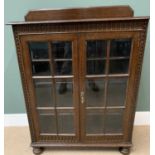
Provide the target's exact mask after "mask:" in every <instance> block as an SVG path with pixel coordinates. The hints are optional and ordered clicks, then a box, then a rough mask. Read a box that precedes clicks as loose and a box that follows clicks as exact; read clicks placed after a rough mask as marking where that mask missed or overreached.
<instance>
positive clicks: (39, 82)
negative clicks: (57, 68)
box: [34, 79, 54, 107]
mask: <svg viewBox="0 0 155 155" xmlns="http://www.w3.org/2000/svg"><path fill="white" fill-rule="evenodd" d="M34 87H35V95H36V102H37V106H38V107H53V106H54V101H53V91H52V87H53V84H52V82H51V79H35V80H34Z"/></svg>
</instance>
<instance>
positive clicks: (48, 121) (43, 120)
mask: <svg viewBox="0 0 155 155" xmlns="http://www.w3.org/2000/svg"><path fill="white" fill-rule="evenodd" d="M55 121H56V118H55V116H54V114H48V113H47V114H46V113H44V114H39V124H40V132H41V133H49V134H56V122H55Z"/></svg>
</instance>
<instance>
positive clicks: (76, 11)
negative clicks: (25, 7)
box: [25, 6, 133, 21]
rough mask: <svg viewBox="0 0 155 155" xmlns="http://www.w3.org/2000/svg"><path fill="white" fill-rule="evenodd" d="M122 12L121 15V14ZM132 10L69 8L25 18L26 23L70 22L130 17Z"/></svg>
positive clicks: (117, 7)
mask: <svg viewBox="0 0 155 155" xmlns="http://www.w3.org/2000/svg"><path fill="white" fill-rule="evenodd" d="M122 12H123V13H122ZM132 16H133V10H132V9H131V8H130V7H129V6H111V7H92V8H71V9H55V10H46V9H45V10H32V11H29V12H28V14H27V15H26V16H25V20H26V21H46V20H72V19H74V20H75V19H93V18H94V19H97V18H116V17H132Z"/></svg>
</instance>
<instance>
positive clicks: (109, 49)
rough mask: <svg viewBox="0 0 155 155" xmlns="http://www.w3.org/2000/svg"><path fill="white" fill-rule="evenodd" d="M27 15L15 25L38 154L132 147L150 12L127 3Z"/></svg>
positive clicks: (34, 141) (19, 58)
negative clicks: (54, 150) (51, 150)
mask: <svg viewBox="0 0 155 155" xmlns="http://www.w3.org/2000/svg"><path fill="white" fill-rule="evenodd" d="M112 17H114V18H112ZM25 19H26V21H24V22H16V23H11V24H12V26H13V32H14V36H15V42H16V47H17V55H18V61H19V67H20V71H21V77H22V83H23V90H24V95H25V102H26V109H27V113H28V120H29V125H30V133H31V139H32V143H31V146H32V147H33V148H34V153H35V154H39V153H41V150H42V149H43V148H46V147H53V148H54V147H56V148H63V147H65V148H91V147H96V148H102V147H118V148H120V150H121V152H122V153H123V154H128V153H129V148H130V147H131V145H132V129H133V121H134V115H135V107H136V97H137V92H138V85H139V79H140V72H141V66H142V58H143V52H144V46H145V38H146V30H147V24H148V17H133V11H132V9H131V8H130V7H127V6H122V7H99V8H81V9H80V8H77V9H64V10H36V11H30V12H29V13H28V14H27V15H26V17H25Z"/></svg>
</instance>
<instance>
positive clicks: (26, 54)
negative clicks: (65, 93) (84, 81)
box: [19, 33, 80, 142]
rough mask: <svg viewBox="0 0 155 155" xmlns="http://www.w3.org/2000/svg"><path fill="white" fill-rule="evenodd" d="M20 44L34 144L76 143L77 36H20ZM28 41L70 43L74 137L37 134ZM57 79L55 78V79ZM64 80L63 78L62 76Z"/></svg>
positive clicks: (77, 136)
mask: <svg viewBox="0 0 155 155" xmlns="http://www.w3.org/2000/svg"><path fill="white" fill-rule="evenodd" d="M19 38H20V42H21V48H22V60H23V68H24V72H25V79H26V80H27V87H28V91H29V102H28V104H29V105H27V106H29V107H30V108H29V109H31V111H30V112H29V113H28V115H30V117H31V119H32V121H31V124H30V125H31V126H33V130H34V131H35V132H34V133H35V142H39V141H42V140H43V141H47V140H50V141H52V140H53V142H54V141H60V142H61V141H64V140H65V142H67V140H66V139H67V138H68V140H69V141H72V142H74V141H75V142H77V141H79V139H80V131H79V129H80V127H79V104H78V103H79V102H78V100H79V96H78V92H79V87H78V53H77V35H76V34H37V33H36V34H21V35H19ZM28 41H43V42H46V41H47V42H49V41H51V42H52V41H72V45H73V46H72V69H73V76H74V77H72V79H73V87H74V88H73V90H74V91H73V92H74V93H73V99H74V105H73V107H74V109H73V113H74V110H75V115H74V121H75V124H74V126H75V131H76V133H75V136H73V137H71V136H60V137H58V136H56V137H53V138H52V136H50V135H49V136H40V133H39V123H38V122H39V119H38V114H37V110H36V99H35V94H34V86H33V79H32V71H31V58H30V54H29V48H28V44H27V42H28ZM56 78H57V77H56ZM64 78H65V76H64Z"/></svg>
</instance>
